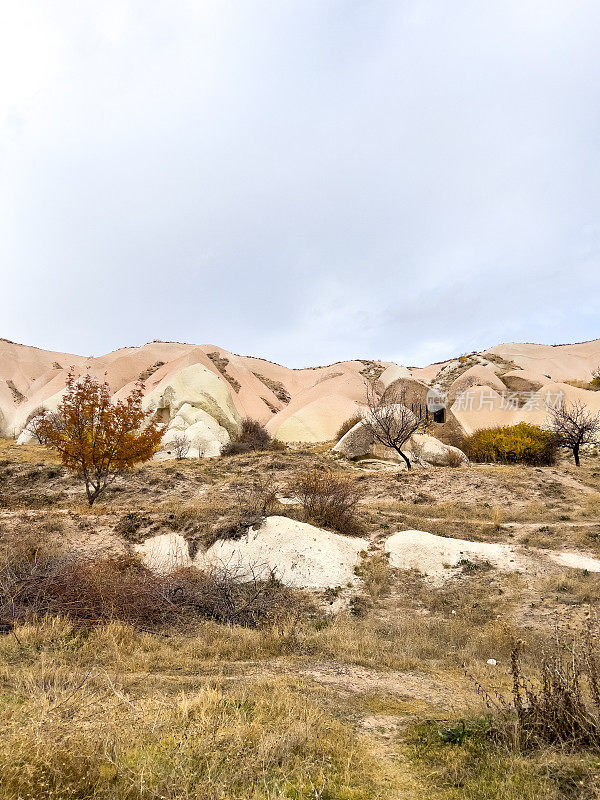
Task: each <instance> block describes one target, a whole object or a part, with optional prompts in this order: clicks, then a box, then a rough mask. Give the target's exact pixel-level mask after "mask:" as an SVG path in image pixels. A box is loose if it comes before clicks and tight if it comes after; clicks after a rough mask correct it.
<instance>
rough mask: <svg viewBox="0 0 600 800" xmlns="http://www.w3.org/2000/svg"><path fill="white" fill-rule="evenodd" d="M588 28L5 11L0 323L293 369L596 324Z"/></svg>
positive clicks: (50, 336)
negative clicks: (168, 345) (217, 347)
mask: <svg viewBox="0 0 600 800" xmlns="http://www.w3.org/2000/svg"><path fill="white" fill-rule="evenodd" d="M599 32H600V7H599V6H598V5H597V3H595V2H583V1H581V2H580V1H579V0H569V1H568V0H564V2H562V0H545V1H544V2H543V3H542V2H541V0H518V2H517V0H511V1H510V2H506V1H505V0H502V1H501V0H497V2H490V3H485V4H482V3H478V2H475V1H474V0H461V2H458V3H453V4H448V3H446V2H443V0H431V2H427V3H423V2H417V0H404V2H401V3H398V2H392V0H389V1H388V2H386V1H385V0H384V2H381V3H377V4H375V3H363V2H351V3H348V2H343V3H342V2H340V0H331V2H327V3H323V2H321V0H318V1H317V0H307V2H299V1H298V2H296V0H293V1H292V2H289V3H277V4H275V3H271V2H268V0H257V2H253V3H245V2H242V0H224V1H223V2H216V0H215V2H212V0H211V2H208V1H206V2H200V0H198V2H194V0H175V2H166V0H153V2H150V3H146V2H144V3H142V2H141V1H140V0H130V1H129V2H116V0H114V2H113V0H107V2H102V3H100V2H97V0H85V1H83V2H74V0H73V1H72V2H65V3H64V4H62V3H61V4H54V6H53V8H52V13H50V10H49V6H48V4H46V3H43V2H41V0H38V1H37V2H35V1H34V0H22V2H20V3H13V4H10V3H5V4H4V5H3V6H0V75H1V76H2V77H1V78H0V237H1V241H2V242H3V246H2V251H1V253H0V269H1V270H2V275H3V293H5V294H6V295H7V296H9V297H10V298H11V302H10V303H9V304H7V307H5V311H4V316H3V320H2V321H3V326H2V328H3V330H2V332H1V335H4V336H7V337H9V338H12V339H16V340H21V341H27V342H29V343H32V344H37V345H39V346H42V347H55V348H57V349H67V350H69V349H70V350H83V351H89V352H103V351H106V350H108V349H110V348H113V347H118V346H121V345H123V344H132V343H139V342H142V341H144V340H147V339H153V338H172V339H179V340H186V341H195V342H199V343H201V342H204V341H212V342H213V343H218V344H222V345H223V346H225V347H228V348H230V349H232V350H234V351H237V352H250V353H256V354H259V355H265V356H267V357H271V358H273V359H275V360H277V361H281V362H286V363H290V364H292V365H298V364H306V363H309V362H316V361H319V362H325V361H333V360H337V359H340V358H346V357H383V358H395V359H400V360H406V361H410V362H412V363H415V362H420V361H423V360H432V359H436V360H437V359H441V358H443V357H446V356H450V355H452V354H453V352H455V351H459V352H462V351H465V350H471V349H473V348H479V347H482V346H487V345H492V344H494V343H495V342H496V341H500V340H506V339H517V338H521V339H527V340H533V339H536V340H541V341H543V340H546V341H556V340H569V339H579V340H580V339H585V338H592V337H593V336H597V335H598V319H599V318H600V305H599V303H600V301H599V300H598V299H597V298H598V297H599V296H600V295H599V292H598V289H599V288H600V286H599V279H598V277H597V276H598V275H599V274H600V270H599V269H598V258H599V244H598V230H599V228H600V219H599V216H600V215H599V200H600V197H599V196H598V189H597V187H598V186H599V185H600V159H599V156H600V153H599V149H600V145H599V142H600V137H599V136H598V112H597V108H598V99H599V97H598V95H599V89H600V69H599V67H600V55H599V52H598V48H597V40H598V33H599ZM24 311H25V312H26V313H24ZM107 319H110V322H109V323H108V324H107ZM57 320H59V321H60V322H59V323H58V324H57Z"/></svg>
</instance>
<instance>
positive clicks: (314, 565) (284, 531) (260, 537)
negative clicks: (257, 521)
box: [194, 517, 367, 589]
mask: <svg viewBox="0 0 600 800" xmlns="http://www.w3.org/2000/svg"><path fill="white" fill-rule="evenodd" d="M366 547H367V543H366V542H365V540H364V539H359V538H357V537H350V536H342V535H340V534H338V533H331V532H330V531H325V530H322V529H321V528H315V527H314V526H313V525H309V524H307V523H305V522H297V521H296V520H293V519H288V518H287V517H267V518H266V519H265V520H264V522H263V523H262V525H260V527H255V528H250V529H249V531H248V533H247V534H246V535H244V536H243V537H242V538H241V539H235V540H234V539H226V540H221V541H218V542H216V543H215V544H213V545H212V547H210V548H209V549H208V550H207V551H206V553H198V554H197V555H196V557H195V559H194V565H195V566H197V567H198V568H199V569H207V568H209V569H220V570H228V571H229V572H230V573H231V574H232V576H234V577H235V578H236V579H238V580H245V579H250V578H252V577H253V576H256V577H259V578H266V577H268V576H269V575H270V574H271V572H274V573H275V575H276V577H278V578H279V579H280V580H281V581H282V582H283V583H285V584H286V585H287V586H296V587H303V588H307V589H316V588H326V587H335V586H346V585H348V584H350V583H353V582H354V581H355V580H356V576H355V575H354V567H355V565H356V562H357V560H358V556H359V553H360V552H361V551H362V550H365V549H366Z"/></svg>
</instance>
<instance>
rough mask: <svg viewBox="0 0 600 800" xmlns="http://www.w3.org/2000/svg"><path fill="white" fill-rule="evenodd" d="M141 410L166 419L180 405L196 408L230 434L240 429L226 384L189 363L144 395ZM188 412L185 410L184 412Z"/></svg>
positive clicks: (176, 410)
mask: <svg viewBox="0 0 600 800" xmlns="http://www.w3.org/2000/svg"><path fill="white" fill-rule="evenodd" d="M143 405H144V408H145V409H148V410H152V411H157V412H158V413H161V414H162V416H163V419H164V420H165V421H166V422H170V421H171V420H172V419H173V418H174V417H176V416H177V415H178V413H179V411H180V409H182V408H183V406H189V407H190V408H195V409H200V410H202V411H205V412H206V413H207V414H208V415H210V416H211V417H212V418H213V419H215V420H216V421H217V422H218V423H219V425H221V427H223V428H225V429H226V430H227V431H228V432H229V434H230V435H232V434H236V433H238V432H239V430H240V423H241V419H240V415H239V414H238V412H237V410H236V408H235V406H234V404H233V401H232V399H231V394H230V390H229V386H228V385H227V384H226V383H225V381H223V380H221V378H219V377H218V376H217V375H215V374H214V372H211V371H210V370H209V369H207V368H206V367H204V366H203V365H202V364H192V365H191V366H189V367H184V368H183V369H181V370H179V371H178V372H176V373H174V374H172V375H168V376H167V377H166V378H164V380H162V381H160V383H158V385H157V386H156V387H155V388H154V389H153V390H152V391H151V392H149V393H148V394H147V395H145V397H144V401H143ZM186 413H188V414H189V410H188V409H186V411H185V412H184V416H183V417H182V418H183V419H185V414H186Z"/></svg>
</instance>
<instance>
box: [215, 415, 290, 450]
mask: <svg viewBox="0 0 600 800" xmlns="http://www.w3.org/2000/svg"><path fill="white" fill-rule="evenodd" d="M272 449H278V446H277V445H275V444H274V440H273V439H272V438H271V436H270V434H269V432H268V431H267V429H266V428H265V426H264V425H263V424H262V423H261V422H258V420H255V419H250V418H249V417H246V419H243V420H242V429H241V432H240V435H239V436H238V437H237V439H235V440H234V441H231V442H228V443H227V444H226V445H223V448H222V449H221V455H222V456H234V455H239V454H240V453H250V452H252V451H255V450H258V451H260V450H272Z"/></svg>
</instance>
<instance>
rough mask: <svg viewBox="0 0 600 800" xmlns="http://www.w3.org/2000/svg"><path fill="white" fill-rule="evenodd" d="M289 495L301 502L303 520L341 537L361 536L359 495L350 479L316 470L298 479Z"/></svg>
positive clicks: (329, 471)
mask: <svg viewBox="0 0 600 800" xmlns="http://www.w3.org/2000/svg"><path fill="white" fill-rule="evenodd" d="M289 489H290V492H291V493H292V494H293V495H295V496H297V497H298V498H299V499H300V502H301V504H302V508H303V514H304V519H305V520H306V521H307V522H311V523H312V524H314V525H319V526H323V527H326V528H333V529H334V530H336V531H339V532H340V533H350V534H356V533H362V532H363V526H362V524H361V522H360V520H359V519H358V516H357V505H358V502H359V500H360V494H359V492H358V491H357V489H356V487H355V486H354V484H353V482H352V481H351V479H350V478H348V477H346V476H344V475H336V474H335V473H334V472H333V471H332V470H328V469H325V470H321V469H318V468H313V469H310V470H307V471H306V472H302V473H300V474H299V475H297V476H296V478H295V479H294V481H293V482H292V483H291V484H290V487H289Z"/></svg>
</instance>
